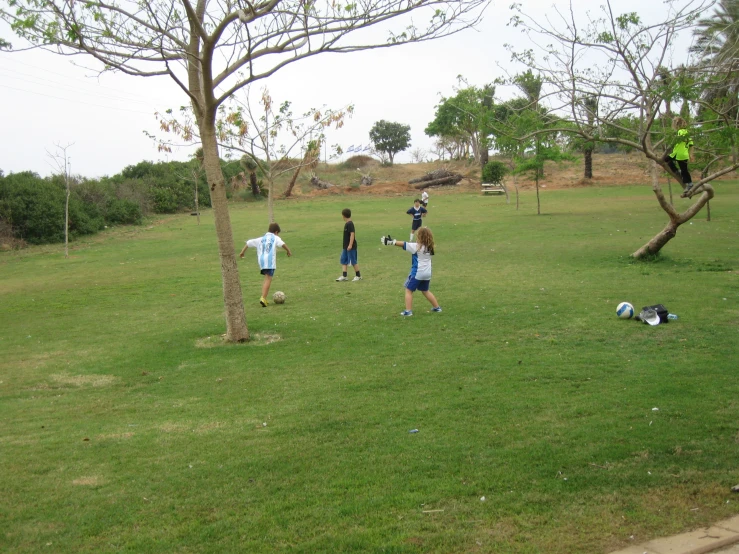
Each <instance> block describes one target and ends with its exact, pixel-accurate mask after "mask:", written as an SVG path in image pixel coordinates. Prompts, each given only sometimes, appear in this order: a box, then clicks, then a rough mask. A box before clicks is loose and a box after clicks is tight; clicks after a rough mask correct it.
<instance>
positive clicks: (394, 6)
mask: <svg viewBox="0 0 739 554" xmlns="http://www.w3.org/2000/svg"><path fill="white" fill-rule="evenodd" d="M488 1H489V0H461V1H450V0H418V1H415V2H408V1H406V0H368V1H366V2H361V3H357V2H351V1H349V0H347V1H345V2H342V1H339V2H333V1H327V0H321V1H319V2H315V1H313V0H283V1H278V0H262V1H258V2H255V3H252V2H249V1H247V0H226V1H223V2H215V1H212V0H211V1H209V0H171V1H161V0H155V1H151V2H139V1H136V0H119V1H117V2H104V1H102V0H89V1H84V2H74V1H71V0H44V1H43V2H39V1H38V0H14V1H13V2H12V7H10V9H7V10H5V9H0V18H2V19H3V20H5V21H7V22H9V23H10V24H11V25H12V26H13V29H14V30H15V32H16V33H17V34H18V35H20V36H21V37H22V38H24V39H26V40H28V41H29V42H30V45H31V46H30V47H32V48H34V47H37V48H45V49H49V50H52V51H55V52H58V53H60V54H64V55H74V54H87V55H89V56H91V57H92V58H94V59H95V60H97V61H98V62H100V64H101V65H98V68H102V69H100V71H107V70H111V71H121V72H123V73H126V74H128V75H133V76H140V77H151V76H167V77H169V78H171V79H172V80H173V81H174V82H175V83H176V84H177V85H178V86H179V87H180V88H181V89H182V91H183V93H184V94H185V95H186V96H187V98H188V99H189V101H190V104H191V106H192V111H193V113H194V115H195V120H196V125H197V128H198V131H199V136H200V139H201V141H202V147H203V156H204V160H203V166H204V169H205V173H206V177H207V180H208V185H209V190H210V195H211V205H212V207H213V215H214V220H215V227H216V234H217V239H218V251H219V256H220V260H221V274H222V277H223V298H224V304H225V317H226V339H227V340H228V341H232V342H241V341H245V340H248V338H249V331H248V328H247V325H246V315H245V313H244V302H243V298H242V294H241V283H240V280H239V273H238V268H237V264H236V261H237V260H236V252H235V251H234V244H233V233H232V230H231V219H230V216H229V212H228V202H227V200H226V186H225V180H224V177H223V173H222V171H221V166H220V160H219V154H218V133H217V129H216V118H217V113H218V108H219V106H221V105H222V104H223V103H224V102H225V101H226V100H227V99H228V98H230V97H231V96H233V95H234V93H236V92H237V91H239V90H240V89H242V88H243V87H245V86H246V85H248V84H249V83H252V82H254V81H257V80H260V79H264V78H267V77H269V76H270V75H272V74H274V73H275V72H276V71H278V70H279V69H281V68H283V67H285V66H286V65H288V64H290V63H294V62H297V61H300V60H302V59H305V58H308V57H311V56H315V55H317V54H323V53H329V52H336V53H348V52H355V51H359V50H367V49H372V48H384V47H390V46H396V45H402V44H407V43H415V42H424V41H427V40H432V39H436V38H439V37H443V36H448V35H450V34H453V33H457V32H459V31H461V30H463V29H466V28H469V27H471V26H473V25H474V24H476V23H477V21H478V20H479V19H480V17H481V15H482V10H483V9H484V7H485V6H486V5H487V3H488ZM417 21H425V22H427V24H426V25H424V26H417V25H416V23H415V22H417ZM396 22H397V24H398V25H399V26H400V28H396V29H395V30H394V31H393V29H391V27H392V24H393V23H396ZM375 26H376V27H375Z"/></svg>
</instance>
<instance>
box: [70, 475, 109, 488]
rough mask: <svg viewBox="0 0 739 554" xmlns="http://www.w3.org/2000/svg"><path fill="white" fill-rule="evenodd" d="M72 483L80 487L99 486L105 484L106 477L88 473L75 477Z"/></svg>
mask: <svg viewBox="0 0 739 554" xmlns="http://www.w3.org/2000/svg"><path fill="white" fill-rule="evenodd" d="M72 484H73V485H77V486H80V487H99V486H100V485H103V484H105V479H104V478H103V477H100V476H99V475H88V476H86V477H79V478H77V479H74V480H73V481H72Z"/></svg>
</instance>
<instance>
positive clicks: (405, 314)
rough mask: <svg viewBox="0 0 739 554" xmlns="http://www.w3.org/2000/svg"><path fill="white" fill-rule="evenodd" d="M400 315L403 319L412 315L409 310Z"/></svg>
mask: <svg viewBox="0 0 739 554" xmlns="http://www.w3.org/2000/svg"><path fill="white" fill-rule="evenodd" d="M400 315H402V316H403V317H409V316H412V315H413V312H412V311H411V310H403V311H402V312H400Z"/></svg>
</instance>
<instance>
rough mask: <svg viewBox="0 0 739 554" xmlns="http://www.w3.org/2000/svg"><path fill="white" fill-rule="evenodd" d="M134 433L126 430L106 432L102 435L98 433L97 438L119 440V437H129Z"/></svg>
mask: <svg viewBox="0 0 739 554" xmlns="http://www.w3.org/2000/svg"><path fill="white" fill-rule="evenodd" d="M133 435H134V433H132V432H130V431H129V432H127V433H106V434H104V435H98V436H97V439H98V440H121V439H130V438H131V437H133Z"/></svg>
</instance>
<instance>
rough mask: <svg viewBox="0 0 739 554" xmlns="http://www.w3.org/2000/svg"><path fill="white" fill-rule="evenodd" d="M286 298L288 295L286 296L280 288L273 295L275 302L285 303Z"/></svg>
mask: <svg viewBox="0 0 739 554" xmlns="http://www.w3.org/2000/svg"><path fill="white" fill-rule="evenodd" d="M286 298H287V297H286V296H285V293H284V292H282V291H281V290H278V291H277V292H276V293H274V294H273V295H272V300H273V301H274V303H275V304H284V303H285V299H286Z"/></svg>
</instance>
